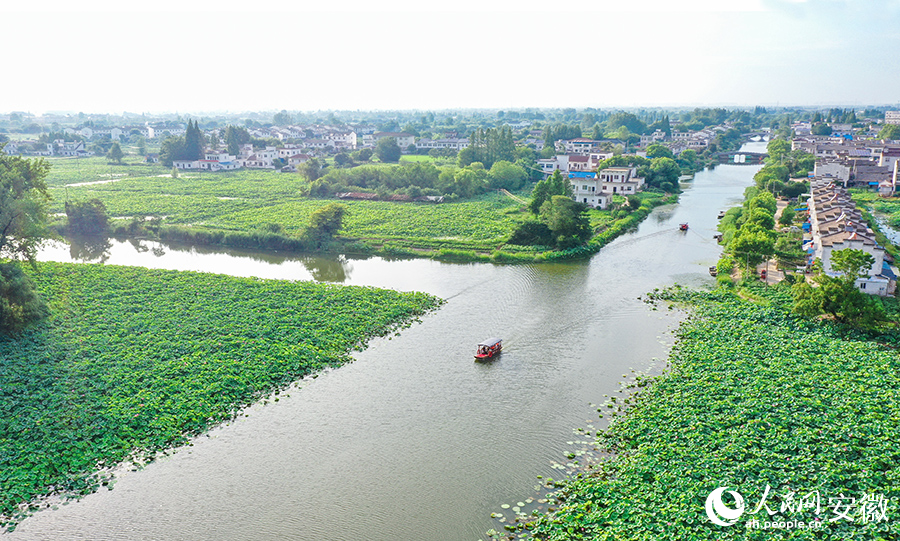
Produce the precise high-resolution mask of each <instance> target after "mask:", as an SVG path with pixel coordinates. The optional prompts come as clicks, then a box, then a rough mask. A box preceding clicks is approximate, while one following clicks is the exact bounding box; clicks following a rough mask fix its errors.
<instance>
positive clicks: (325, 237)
mask: <svg viewBox="0 0 900 541" xmlns="http://www.w3.org/2000/svg"><path fill="white" fill-rule="evenodd" d="M346 212H347V207H345V206H344V205H341V204H340V203H329V204H327V205H325V206H324V207H322V208H320V209H319V210H317V211H315V212H313V213H312V214H311V215H310V217H309V226H308V227H307V229H306V236H307V238H309V239H310V240H312V241H314V242H316V244H317V245H318V246H320V247H321V246H322V245H323V244H325V243H327V242H330V241H331V240H333V239H334V235H335V234H337V232H338V231H340V229H341V227H343V220H344V214H345V213H346Z"/></svg>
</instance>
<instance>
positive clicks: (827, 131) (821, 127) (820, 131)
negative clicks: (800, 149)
mask: <svg viewBox="0 0 900 541" xmlns="http://www.w3.org/2000/svg"><path fill="white" fill-rule="evenodd" d="M812 134H813V135H831V126H829V125H828V124H824V123H819V124H816V125H815V126H813V127H812Z"/></svg>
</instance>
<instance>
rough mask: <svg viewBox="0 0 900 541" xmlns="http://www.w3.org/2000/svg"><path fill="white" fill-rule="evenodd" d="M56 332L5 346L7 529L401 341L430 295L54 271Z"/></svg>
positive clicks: (2, 398) (2, 515)
mask: <svg viewBox="0 0 900 541" xmlns="http://www.w3.org/2000/svg"><path fill="white" fill-rule="evenodd" d="M33 279H34V281H35V283H36V285H37V287H38V289H39V290H40V292H41V294H42V296H43V297H44V298H45V299H46V300H47V301H48V303H49V304H50V305H51V309H52V315H51V317H50V318H49V320H48V321H46V322H45V323H42V324H41V325H40V326H38V327H35V328H32V329H30V330H28V331H27V332H25V333H24V334H22V335H20V336H16V337H14V338H2V339H0V519H2V521H0V522H4V523H7V524H14V523H15V521H16V520H18V519H21V517H22V516H23V514H22V509H21V508H20V504H22V503H23V502H29V501H32V500H33V499H34V498H36V497H39V496H42V495H46V494H50V493H64V494H85V493H88V492H90V491H92V490H95V489H96V488H97V486H98V483H101V482H104V480H103V479H102V478H99V477H96V476H94V475H92V474H93V472H95V471H97V470H98V468H103V467H105V466H110V465H114V464H116V463H118V462H120V461H122V460H125V459H128V458H130V457H135V456H136V457H139V458H141V457H144V458H146V457H151V456H152V455H153V454H154V453H155V452H157V451H159V450H162V449H166V448H169V447H171V446H175V445H180V444H183V443H185V442H186V440H187V437H189V436H191V435H194V434H198V433H201V432H203V431H205V430H206V429H208V428H209V427H210V426H211V425H213V424H215V423H218V422H221V421H223V420H226V419H228V418H230V417H231V416H232V415H234V414H235V412H236V411H238V410H239V409H240V408H241V407H243V406H245V405H247V404H249V403H251V402H253V401H255V400H257V399H258V398H260V397H261V396H264V395H267V394H268V393H271V392H272V391H275V390H277V389H280V388H283V387H285V386H287V385H288V384H290V383H291V382H292V381H295V380H296V379H298V378H300V377H302V376H304V375H306V374H309V373H311V372H314V371H316V370H319V369H321V368H323V367H327V366H337V365H340V364H342V363H344V362H347V361H349V360H350V352H351V351H352V350H353V349H356V348H361V347H364V344H365V343H366V341H367V340H368V339H370V338H372V337H374V336H381V335H385V334H388V333H391V332H393V331H394V330H396V329H399V328H400V327H402V326H404V325H408V324H410V323H411V322H412V321H414V320H416V318H417V317H418V316H420V315H422V314H423V313H425V312H426V311H428V310H430V309H433V308H435V307H437V306H438V305H439V304H440V301H439V300H438V299H436V298H434V297H432V296H429V295H425V294H421V293H398V292H395V291H388V290H378V289H374V288H364V287H340V286H331V285H323V284H315V283H308V282H285V281H276V280H259V279H245V278H232V277H226V276H220V275H212V274H202V273H190V272H173V271H161V270H148V269H143V268H132V267H106V266H97V265H71V264H57V263H41V264H40V265H39V272H38V273H36V274H35V275H34V278H33Z"/></svg>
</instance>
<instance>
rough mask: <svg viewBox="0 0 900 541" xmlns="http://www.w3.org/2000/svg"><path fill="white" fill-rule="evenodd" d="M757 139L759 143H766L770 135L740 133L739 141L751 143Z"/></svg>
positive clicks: (763, 133) (766, 133)
mask: <svg viewBox="0 0 900 541" xmlns="http://www.w3.org/2000/svg"><path fill="white" fill-rule="evenodd" d="M756 138H759V140H760V141H768V140H769V139H771V138H772V134H771V133H768V132H763V131H761V132H751V133H742V134H741V139H742V140H744V141H751V140H753V139H756Z"/></svg>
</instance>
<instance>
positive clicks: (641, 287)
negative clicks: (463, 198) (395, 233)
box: [8, 143, 765, 541]
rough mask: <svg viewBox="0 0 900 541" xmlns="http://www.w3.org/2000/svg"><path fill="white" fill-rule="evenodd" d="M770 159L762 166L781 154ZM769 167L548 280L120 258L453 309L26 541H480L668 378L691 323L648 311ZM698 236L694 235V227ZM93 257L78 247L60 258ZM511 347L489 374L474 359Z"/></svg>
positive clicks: (118, 258) (528, 274) (151, 248)
mask: <svg viewBox="0 0 900 541" xmlns="http://www.w3.org/2000/svg"><path fill="white" fill-rule="evenodd" d="M764 146H765V143H755V144H754V143H751V144H748V145H746V146H745V150H750V151H762V150H764ZM757 170H758V167H756V166H735V165H725V166H719V167H717V168H716V169H715V170H713V171H704V172H701V173H698V174H697V175H696V176H695V179H694V180H693V181H692V182H689V183H687V184H686V185H685V186H686V191H685V193H684V194H683V195H682V198H681V202H680V203H679V204H677V205H672V206H666V207H660V208H657V209H656V210H654V212H653V213H652V214H651V215H650V216H649V218H648V219H647V220H645V221H644V222H643V223H642V224H641V225H640V227H639V228H638V229H637V230H636V231H634V232H631V233H628V234H626V235H624V236H622V237H620V238H619V239H616V240H615V241H614V242H612V243H611V244H609V245H608V246H606V247H605V248H604V249H603V250H601V251H600V253H599V254H597V255H596V256H595V257H593V258H592V259H591V260H590V261H581V262H571V263H564V264H542V265H507V266H500V265H491V264H447V263H439V262H435V261H431V260H400V261H387V260H383V259H380V258H370V259H350V258H344V257H338V258H321V257H280V256H278V255H271V254H269V255H266V254H257V253H246V252H236V251H235V252H221V251H217V252H204V251H203V250H200V249H192V248H178V247H173V246H165V245H160V244H157V243H151V242H144V243H142V244H140V245H136V244H133V243H128V242H126V243H116V242H115V241H113V242H112V246H111V248H110V249H109V250H107V252H106V255H105V257H104V259H105V262H106V263H107V264H123V265H141V266H147V267H158V268H170V269H179V270H200V271H208V272H219V273H226V274H234V275H240V276H259V277H264V278H283V279H292V280H297V279H299V280H309V279H313V280H324V281H331V282H339V283H343V284H357V285H372V286H378V287H386V288H394V289H399V290H407V291H408V290H418V291H426V292H429V293H433V294H435V295H438V296H440V297H443V298H445V299H448V302H447V303H446V304H445V305H444V306H443V307H442V308H441V309H440V310H438V311H436V312H434V313H432V314H430V315H427V316H426V317H424V318H423V320H422V322H421V323H420V324H416V325H414V326H413V327H412V328H410V329H407V330H404V331H403V333H402V335H401V336H399V337H394V338H393V339H391V340H387V339H378V340H374V341H372V342H371V343H370V344H369V347H368V349H367V350H366V351H363V352H361V353H358V354H356V355H355V358H356V361H355V362H354V363H351V364H349V365H346V366H343V367H341V368H339V369H337V370H333V371H330V372H327V373H325V374H322V375H320V376H319V377H317V378H315V379H307V380H304V381H302V382H299V384H298V385H297V388H296V389H292V390H291V391H290V393H289V394H290V396H289V397H284V396H283V395H282V397H281V399H280V400H279V401H278V402H271V401H269V402H268V403H266V404H263V403H260V404H257V405H255V406H252V407H250V408H248V409H247V410H246V412H245V413H246V414H247V415H246V416H242V417H240V418H238V419H237V420H235V421H234V422H232V423H229V424H227V425H224V426H221V427H218V428H215V429H213V430H212V431H211V432H210V433H209V434H208V435H207V436H202V437H200V438H197V439H196V440H195V441H194V442H193V445H191V446H187V447H183V448H180V449H178V450H177V452H175V453H173V454H171V455H170V456H166V457H162V458H160V459H158V460H157V461H155V462H153V463H151V464H150V465H148V466H147V467H145V468H144V469H142V470H139V471H125V472H122V473H120V474H119V475H118V481H117V483H116V484H115V488H114V490H111V491H109V490H106V489H103V490H101V491H100V492H98V493H96V494H93V495H90V496H88V497H86V498H84V499H83V500H81V501H79V502H77V503H71V504H69V505H64V506H62V505H61V506H59V507H58V508H57V509H54V510H48V511H42V512H39V513H37V514H36V515H34V516H33V517H30V518H28V519H26V520H25V521H23V522H22V523H21V524H20V525H19V528H18V529H17V530H16V532H14V533H13V534H11V535H9V536H8V538H9V539H10V540H11V541H12V540H20V539H53V540H68V539H91V540H107V539H123V540H134V539H154V540H162V539H166V540H182V539H183V540H231V539H237V540H256V539H286V540H317V541H320V540H335V541H359V540H367V541H377V540H385V541H388V540H390V541H396V540H413V539H414V540H417V541H432V540H433V541H455V540H460V541H463V540H465V541H475V540H477V539H484V538H485V535H484V533H485V531H486V530H488V529H489V528H498V529H499V528H500V526H499V525H498V524H497V523H496V522H495V521H494V520H493V519H492V518H491V516H490V514H491V513H492V512H499V511H501V509H500V506H501V505H502V504H511V505H516V502H518V501H522V500H525V499H526V498H528V497H529V496H534V495H535V494H536V492H535V488H536V485H537V484H538V479H537V476H538V475H543V476H544V477H557V478H559V477H561V475H560V471H559V470H557V469H554V468H552V467H551V466H552V465H553V464H554V463H557V462H561V463H565V462H567V459H566V458H565V455H566V453H568V452H570V451H572V450H573V446H572V445H570V444H569V443H567V442H571V441H573V439H574V440H577V439H583V437H579V436H576V435H574V433H573V429H575V428H578V427H585V428H586V427H587V426H588V424H590V423H595V424H596V426H598V427H599V426H600V424H599V420H598V419H597V413H596V406H592V404H600V403H602V402H603V401H604V400H605V398H604V395H613V394H614V393H615V392H616V390H617V389H618V388H619V385H620V382H622V381H623V375H625V374H628V376H629V379H631V378H632V377H633V375H634V374H632V372H631V370H632V369H634V370H636V371H659V370H661V369H662V368H663V361H654V359H664V358H665V355H666V352H667V349H668V344H671V342H672V340H673V338H672V335H671V331H672V330H673V329H674V327H675V326H676V325H677V323H678V321H679V318H680V316H679V315H678V314H677V312H675V311H667V310H660V311H653V310H651V308H649V307H648V306H647V305H645V304H644V303H642V302H641V301H640V300H638V297H639V296H641V295H643V294H644V293H646V292H648V291H650V290H652V289H654V288H656V287H664V286H667V285H671V284H673V283H676V282H677V283H680V284H685V285H691V286H699V287H702V286H705V285H711V284H713V278H711V277H710V276H709V274H708V273H707V267H709V266H710V265H713V264H715V262H716V260H717V259H718V257H719V253H720V248H719V246H718V245H717V244H716V242H715V241H714V240H713V238H712V236H713V234H714V233H715V228H716V225H717V220H716V214H717V213H718V212H719V210H721V209H724V208H727V207H729V206H733V205H735V204H738V203H739V202H740V201H741V198H742V193H743V190H744V188H745V187H747V186H749V185H751V184H752V176H753V174H754V173H755V172H756V171H757ZM681 222H688V223H689V224H690V229H689V231H687V232H680V231H678V227H677V226H678V224H679V223H681ZM73 253H74V255H75V260H78V259H79V258H81V259H84V258H85V255H84V253H83V252H79V251H78V250H77V249H76V250H70V248H69V247H68V246H61V245H55V246H50V247H47V248H46V249H45V250H44V251H43V252H42V253H41V255H40V259H42V260H55V261H71V260H73V256H72V254H73ZM493 336H498V337H501V338H503V339H504V351H503V353H502V355H501V356H500V357H499V358H496V359H495V360H493V361H491V362H487V363H475V362H473V359H472V353H473V352H474V347H475V344H476V343H477V342H478V341H480V340H482V339H484V338H489V337H493Z"/></svg>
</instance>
